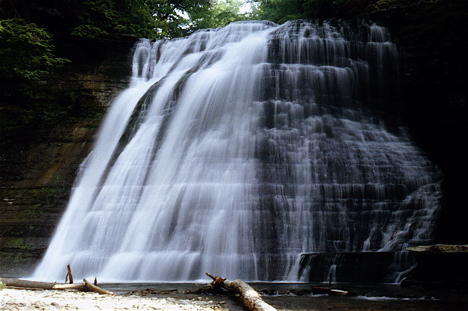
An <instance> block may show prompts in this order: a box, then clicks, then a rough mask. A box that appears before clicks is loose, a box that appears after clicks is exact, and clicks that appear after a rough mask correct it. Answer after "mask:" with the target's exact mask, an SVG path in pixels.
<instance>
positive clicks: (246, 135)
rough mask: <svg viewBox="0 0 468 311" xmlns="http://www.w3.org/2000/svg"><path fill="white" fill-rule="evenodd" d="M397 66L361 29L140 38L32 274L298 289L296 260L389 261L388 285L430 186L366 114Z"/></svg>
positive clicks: (381, 42) (381, 33)
mask: <svg viewBox="0 0 468 311" xmlns="http://www.w3.org/2000/svg"><path fill="white" fill-rule="evenodd" d="M397 68H398V55H397V49H396V47H395V45H394V44H393V43H392V42H391V41H390V36H389V34H388V33H387V31H386V29H385V28H383V27H380V26H377V25H375V24H372V23H369V22H365V21H364V22H362V23H361V24H359V25H358V26H357V27H351V26H350V25H349V24H346V23H343V24H336V23H331V22H316V23H313V22H307V21H293V22H288V23H286V24H284V25H281V26H279V25H276V24H273V23H271V22H265V21H254V22H236V23H233V24H231V25H229V26H227V27H225V28H222V29H215V30H213V29H212V30H204V31H198V32H196V33H194V34H192V35H191V36H190V37H187V38H182V39H175V40H170V41H156V42H152V41H149V40H144V39H142V40H141V41H140V42H139V43H138V44H137V46H136V47H135V51H134V56H133V75H132V78H131V83H130V85H129V87H128V89H126V90H125V91H123V92H122V93H121V94H120V95H119V96H118V97H117V99H116V100H115V101H114V103H113V104H112V106H111V108H110V110H109V112H108V114H107V116H106V118H105V120H104V122H103V124H102V127H101V130H100V133H99V136H98V138H97V141H96V144H95V146H94V149H93V151H92V152H91V153H90V155H89V156H88V158H87V159H86V160H85V161H84V163H83V164H82V167H81V170H80V174H79V176H78V178H77V180H76V183H75V187H74V190H73V193H72V196H71V198H70V202H69V205H68V207H67V210H66V212H65V214H64V216H63V218H62V220H61V221H60V223H59V225H58V228H57V231H56V232H55V234H54V237H53V239H52V241H51V243H50V246H49V248H48V250H47V252H46V254H45V256H44V258H43V260H42V262H41V263H40V265H39V266H38V267H37V269H36V272H35V274H34V276H33V277H34V278H37V279H42V280H45V279H51V280H57V279H62V278H63V275H64V273H63V271H64V270H62V268H63V269H65V268H66V265H67V264H70V265H71V267H72V269H73V271H74V274H75V275H77V276H83V277H89V276H97V277H98V279H100V280H113V281H115V280H120V281H122V280H123V281H164V282H168V281H192V280H200V279H203V278H205V272H209V273H211V274H213V275H219V276H222V277H225V278H230V279H234V278H240V279H243V280H248V281H297V280H301V279H304V277H305V276H304V275H303V274H304V273H303V271H302V269H299V261H300V255H301V254H303V253H364V252H392V253H395V254H396V255H395V264H394V265H393V266H394V267H393V266H392V267H393V268H391V269H390V271H389V278H388V281H389V282H394V281H398V278H399V277H401V273H403V272H404V270H407V269H408V267H407V265H406V266H405V264H404V263H403V265H401V264H402V263H401V262H398V261H399V260H400V259H398V258H402V256H398V254H401V253H405V248H406V247H407V246H409V245H414V244H426V243H429V242H430V241H431V235H432V230H433V225H434V224H433V223H434V220H435V217H436V213H437V211H438V209H439V198H440V189H439V188H440V180H441V176H440V173H439V172H438V170H437V168H436V167H434V165H433V164H431V163H430V162H429V160H428V159H427V158H425V157H424V155H423V154H422V153H421V151H420V150H418V149H417V148H416V147H415V146H414V145H413V144H412V142H411V141H410V139H409V138H408V136H407V135H406V134H405V133H404V130H403V129H395V130H388V127H387V126H386V123H385V122H384V120H382V119H380V118H379V117H378V114H377V113H376V112H375V111H378V110H379V109H380V106H381V105H382V103H383V102H387V101H388V98H389V96H390V97H391V94H392V92H394V91H396V90H394V89H392V87H393V86H394V85H395V84H396V83H394V82H395V81H396V79H398V72H397ZM364 102H366V105H364V104H363V103H364ZM369 102H372V103H373V105H372V104H371V105H369V104H368V103H369ZM374 102H375V103H374ZM403 258H404V256H403ZM403 260H405V259H403ZM331 265H333V263H331ZM301 271H302V274H301ZM327 275H328V272H327Z"/></svg>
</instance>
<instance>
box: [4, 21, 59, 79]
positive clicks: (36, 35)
mask: <svg viewBox="0 0 468 311" xmlns="http://www.w3.org/2000/svg"><path fill="white" fill-rule="evenodd" d="M0 45H1V46H2V49H1V50H0V73H1V76H2V79H14V80H23V81H27V82H31V83H41V82H43V79H44V78H46V77H47V76H48V75H49V74H50V72H51V70H52V69H54V68H57V67H60V66H61V65H63V64H64V63H65V62H66V60H65V59H62V58H57V57H55V55H54V54H53V49H54V45H53V44H52V37H51V35H50V34H49V33H48V32H47V31H46V30H45V29H43V28H39V27H37V25H35V24H32V23H31V24H28V23H25V22H24V21H23V20H21V19H17V18H15V19H9V20H1V21H0Z"/></svg>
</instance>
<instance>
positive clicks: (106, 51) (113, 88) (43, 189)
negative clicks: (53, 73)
mask: <svg viewBox="0 0 468 311" xmlns="http://www.w3.org/2000/svg"><path fill="white" fill-rule="evenodd" d="M136 40H137V39H136V38H133V37H115V38H105V39H101V40H81V41H70V42H67V43H66V44H64V45H62V47H61V48H62V51H61V53H62V54H64V55H66V56H67V57H68V58H69V59H70V60H71V61H72V65H71V66H69V67H68V68H67V71H66V72H65V73H63V74H62V75H61V76H60V78H57V81H56V85H55V87H56V88H59V89H63V90H70V89H73V90H75V91H76V94H77V96H80V97H82V98H81V99H80V100H81V101H85V102H86V103H87V106H94V111H93V113H92V114H89V115H90V116H88V117H86V116H80V117H77V118H73V117H72V118H68V119H67V120H65V121H64V122H61V123H60V124H57V126H56V127H54V128H52V129H49V130H44V129H41V133H40V135H33V134H34V133H31V136H34V137H38V138H35V139H30V140H24V139H19V141H18V142H17V143H14V144H11V145H9V146H8V147H7V150H6V151H5V152H4V153H3V154H1V155H0V160H1V163H0V275H1V276H18V275H25V274H28V273H30V272H31V271H32V270H33V269H34V266H35V263H36V262H37V261H38V259H39V258H40V257H41V256H42V254H43V252H44V251H45V249H46V247H47V245H48V242H49V239H50V237H51V235H52V234H53V232H54V229H55V227H56V225H57V223H58V221H59V219H60V217H61V215H62V213H63V211H64V208H65V206H66V204H67V200H68V197H69V195H70V191H71V188H72V186H73V182H74V179H75V177H76V173H77V170H78V168H79V165H80V163H81V162H82V161H83V159H84V158H85V157H86V156H87V154H88V153H89V151H90V148H91V146H92V144H93V140H94V136H95V134H96V132H97V130H98V127H99V124H100V122H101V117H100V116H102V114H103V113H104V112H105V110H106V108H107V106H108V105H109V103H110V101H111V100H112V99H113V98H114V96H115V95H116V94H118V91H120V90H122V89H123V88H124V87H126V86H127V84H128V77H129V74H130V70H131V66H130V57H131V49H132V47H133V45H134V43H135V42H136Z"/></svg>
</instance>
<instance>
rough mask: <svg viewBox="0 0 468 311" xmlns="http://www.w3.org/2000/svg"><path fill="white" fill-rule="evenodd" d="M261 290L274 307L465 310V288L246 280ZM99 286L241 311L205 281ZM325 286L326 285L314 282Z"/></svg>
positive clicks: (467, 304) (296, 310)
mask: <svg viewBox="0 0 468 311" xmlns="http://www.w3.org/2000/svg"><path fill="white" fill-rule="evenodd" d="M249 284H250V285H251V286H252V287H254V288H255V289H256V290H257V291H259V292H261V293H262V295H263V299H264V300H265V301H266V302H267V303H269V304H270V305H272V306H273V307H275V308H277V309H278V310H284V311H288V310H291V311H292V310H294V311H299V310H317V311H321V310H344V311H348V310H374V311H379V310H380V311H390V310H392V311H395V310H414V311H448V310H450V311H466V310H468V291H467V290H466V289H449V288H438V289H423V288H401V287H400V286H399V285H388V284H387V285H379V284H377V285H367V284H365V285H362V284H331V287H332V288H336V289H341V290H345V291H348V292H349V293H350V294H352V295H350V296H329V295H326V294H314V293H312V292H311V289H312V286H313V285H311V284H308V283H249ZM99 286H100V287H102V288H105V289H107V290H110V291H113V292H115V293H116V294H122V295H124V294H129V293H134V294H142V295H149V296H156V297H158V296H160V297H173V298H181V299H182V298H183V299H186V298H189V299H203V300H213V301H218V302H223V303H224V306H225V307H226V309H229V310H232V311H242V310H244V309H243V308H242V305H241V303H240V302H239V301H237V300H236V299H233V298H231V297H227V296H224V295H211V294H202V293H200V292H197V291H198V290H199V289H202V288H204V287H205V286H206V283H119V284H116V283H108V284H99ZM314 286H321V287H328V286H329V284H314Z"/></svg>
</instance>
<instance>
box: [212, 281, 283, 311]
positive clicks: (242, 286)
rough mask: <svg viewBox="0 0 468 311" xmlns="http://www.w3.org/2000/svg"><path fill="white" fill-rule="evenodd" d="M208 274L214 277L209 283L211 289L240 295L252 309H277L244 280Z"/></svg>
mask: <svg viewBox="0 0 468 311" xmlns="http://www.w3.org/2000/svg"><path fill="white" fill-rule="evenodd" d="M206 275H208V276H209V277H210V278H212V279H213V281H212V282H211V283H210V284H209V285H208V288H209V289H212V290H214V291H219V290H220V289H225V290H227V291H228V292H230V293H233V294H234V295H236V294H237V295H240V297H241V298H242V301H243V302H244V305H245V307H246V308H247V309H249V310H250V311H276V309H275V308H273V307H272V306H271V305H269V304H267V303H266V302H265V301H264V300H263V299H262V296H261V295H260V294H259V293H258V292H257V291H256V290H255V289H253V288H252V287H251V286H250V285H249V284H247V283H245V282H244V281H241V280H238V279H236V280H233V281H229V280H226V279H225V278H222V277H219V276H212V275H211V274H209V273H208V272H207V273H206Z"/></svg>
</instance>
